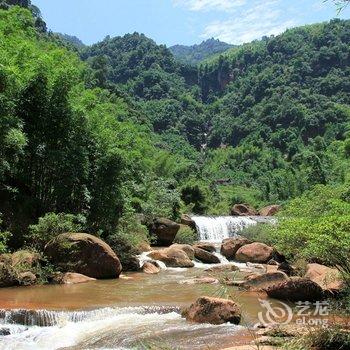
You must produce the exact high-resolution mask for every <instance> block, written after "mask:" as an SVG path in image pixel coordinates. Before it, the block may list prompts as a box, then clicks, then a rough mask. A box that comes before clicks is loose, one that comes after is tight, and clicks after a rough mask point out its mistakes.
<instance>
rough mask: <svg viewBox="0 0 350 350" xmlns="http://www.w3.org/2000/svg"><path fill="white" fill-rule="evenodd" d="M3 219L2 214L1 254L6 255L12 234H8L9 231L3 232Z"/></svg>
mask: <svg viewBox="0 0 350 350" xmlns="http://www.w3.org/2000/svg"><path fill="white" fill-rule="evenodd" d="M2 223H3V221H2V219H1V213H0V254H4V253H6V252H7V249H8V247H7V244H8V241H9V239H10V237H11V233H10V232H8V231H2V229H1V228H2V227H1V226H2Z"/></svg>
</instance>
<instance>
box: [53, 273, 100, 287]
mask: <svg viewBox="0 0 350 350" xmlns="http://www.w3.org/2000/svg"><path fill="white" fill-rule="evenodd" d="M91 281H96V279H95V278H91V277H88V276H85V275H82V274H80V273H74V272H66V273H62V272H58V273H56V274H54V276H53V277H52V282H51V283H52V284H79V283H87V282H91Z"/></svg>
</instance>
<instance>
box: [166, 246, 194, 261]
mask: <svg viewBox="0 0 350 350" xmlns="http://www.w3.org/2000/svg"><path fill="white" fill-rule="evenodd" d="M169 249H180V250H182V251H183V252H185V253H186V254H187V256H188V258H189V259H190V260H193V259H194V248H193V247H191V246H190V245H189V244H177V243H176V244H172V245H171V246H170V247H169Z"/></svg>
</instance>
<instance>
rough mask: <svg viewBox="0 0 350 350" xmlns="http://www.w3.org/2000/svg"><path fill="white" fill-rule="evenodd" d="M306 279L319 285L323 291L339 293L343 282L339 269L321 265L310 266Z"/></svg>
mask: <svg viewBox="0 0 350 350" xmlns="http://www.w3.org/2000/svg"><path fill="white" fill-rule="evenodd" d="M305 278H308V279H310V280H311V281H313V282H315V283H317V284H318V285H319V286H320V287H321V288H322V289H323V290H325V291H330V292H332V293H338V292H339V291H340V290H341V289H342V288H343V285H344V283H343V281H342V278H341V275H340V272H339V271H338V270H337V269H334V268H330V267H328V266H324V265H320V264H308V265H307V271H306V275H305Z"/></svg>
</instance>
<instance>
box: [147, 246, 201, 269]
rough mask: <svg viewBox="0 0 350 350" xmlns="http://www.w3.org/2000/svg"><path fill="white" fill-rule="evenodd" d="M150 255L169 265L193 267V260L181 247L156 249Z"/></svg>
mask: <svg viewBox="0 0 350 350" xmlns="http://www.w3.org/2000/svg"><path fill="white" fill-rule="evenodd" d="M148 256H149V257H150V258H151V259H154V260H159V261H162V262H163V263H164V264H165V265H166V266H167V267H184V268H185V267H193V266H194V263H193V261H192V260H191V259H190V258H189V257H188V255H187V254H186V253H185V252H184V251H183V250H182V249H180V248H176V247H170V248H166V249H161V250H154V251H153V252H150V253H149V254H148Z"/></svg>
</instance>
